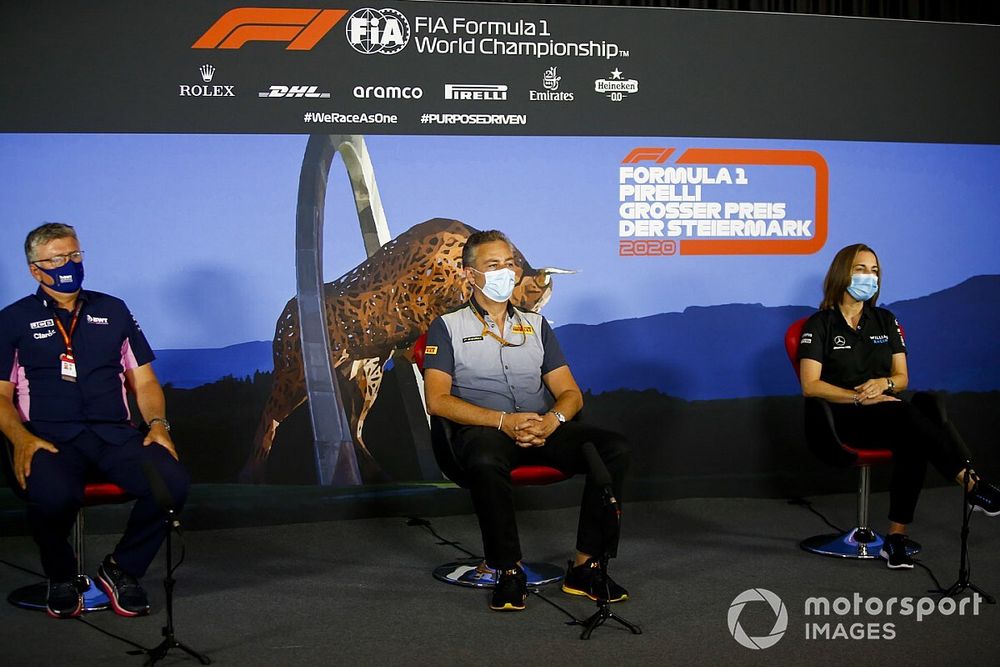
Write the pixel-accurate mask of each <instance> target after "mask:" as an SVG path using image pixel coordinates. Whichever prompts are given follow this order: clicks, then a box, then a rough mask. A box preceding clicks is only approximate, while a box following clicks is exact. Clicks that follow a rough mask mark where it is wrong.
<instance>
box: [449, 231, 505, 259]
mask: <svg viewBox="0 0 1000 667" xmlns="http://www.w3.org/2000/svg"><path fill="white" fill-rule="evenodd" d="M493 241H503V242H504V243H506V244H507V245H508V246H510V247H511V249H513V248H514V244H513V243H511V242H510V239H509V238H507V235H506V234H504V233H503V232H501V231H498V230H496V229H488V230H486V231H485V232H474V233H472V234H470V235H469V238H468V240H467V241H466V242H465V246H464V247H463V248H462V266H463V267H470V268H471V267H472V264H473V263H474V262H475V261H476V248H478V247H479V246H481V245H483V244H484V243H492V242H493Z"/></svg>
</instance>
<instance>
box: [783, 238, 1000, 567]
mask: <svg viewBox="0 0 1000 667" xmlns="http://www.w3.org/2000/svg"><path fill="white" fill-rule="evenodd" d="M881 273H882V272H881V269H880V267H879V263H878V257H877V256H876V255H875V251H874V250H872V249H871V248H869V247H868V246H866V245H864V244H861V243H858V244H855V245H850V246H847V247H846V248H843V249H841V250H840V252H838V253H837V255H836V257H834V258H833V262H832V263H831V264H830V269H829V270H828V271H827V274H826V279H825V280H824V281H823V302H822V303H821V304H820V310H819V311H818V312H817V313H815V314H814V315H813V316H812V317H810V318H809V320H808V321H807V322H806V324H805V326H804V327H803V329H802V339H801V342H800V345H799V377H800V379H801V382H802V393H803V395H805V396H815V397H818V398H822V399H824V400H826V401H828V402H829V403H830V408H831V411H832V413H833V420H834V425H835V427H836V429H837V433H838V435H839V436H840V437H841V438H842V439H843V440H844V441H845V442H848V443H850V444H851V446H852V447H858V448H877V449H882V448H889V449H891V450H892V453H893V470H892V482H891V486H890V491H889V534H888V536H887V537H886V540H885V544H884V545H883V547H882V552H881V556H882V557H883V558H885V559H886V561H888V565H889V567H890V568H893V569H896V568H907V569H909V568H912V567H913V561H912V560H911V559H910V557H909V555H907V553H906V549H905V537H906V527H907V525H908V524H909V523H910V522H911V521H913V510H914V508H915V507H916V504H917V498H918V497H919V495H920V489H921V487H922V486H923V480H924V473H925V471H926V467H927V463H928V462H929V463H930V464H931V465H932V466H934V468H935V469H937V471H938V472H940V473H941V474H942V475H944V476H945V477H946V478H947V479H954V480H955V481H956V482H958V483H959V484H960V485H961V484H962V480H963V479H964V478H965V461H966V460H968V459H969V455H968V452H966V451H965V449H964V447H963V446H962V444H961V443H960V442H959V441H958V440H957V439H956V438H955V437H952V436H950V435H949V432H948V429H947V428H945V427H944V425H943V424H940V423H936V422H935V420H932V419H929V418H928V417H926V416H925V415H923V414H922V413H921V412H920V411H919V410H917V409H916V408H915V407H914V406H913V405H911V404H910V403H908V402H906V401H901V400H900V399H899V398H897V397H896V394H898V393H899V392H901V391H903V390H904V389H906V387H907V384H908V380H909V376H908V374H907V370H906V342H905V341H904V339H903V331H902V329H901V327H900V326H899V323H898V322H897V321H896V318H895V317H894V316H893V314H892V313H891V312H889V311H888V310H886V309H885V308H879V307H877V306H876V305H875V304H876V303H877V301H878V295H879V291H880V287H881V285H880V283H881V277H882V275H881ZM969 485H970V490H971V496H970V498H971V500H972V503H973V506H974V507H975V509H976V510H979V511H982V512H985V513H986V514H988V515H989V516H997V515H998V514H1000V489H998V488H997V487H996V486H995V485H993V484H988V483H986V482H985V481H983V480H981V479H979V477H978V476H977V475H976V474H975V472H974V471H971V470H970V473H969Z"/></svg>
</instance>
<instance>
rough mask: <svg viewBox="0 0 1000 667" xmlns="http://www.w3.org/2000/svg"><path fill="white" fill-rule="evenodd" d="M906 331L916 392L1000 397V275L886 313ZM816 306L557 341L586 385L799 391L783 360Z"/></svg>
mask: <svg viewBox="0 0 1000 667" xmlns="http://www.w3.org/2000/svg"><path fill="white" fill-rule="evenodd" d="M885 307H886V308H888V309H889V310H891V311H892V312H893V313H894V314H895V315H896V317H897V319H898V320H899V321H900V323H901V324H902V325H903V328H904V330H905V332H906V340H907V345H908V348H909V356H908V366H909V372H910V387H911V388H912V389H942V390H948V391H960V390H968V391H989V390H995V389H1000V347H998V346H997V344H996V342H995V339H996V336H997V334H998V333H1000V276H997V275H990V276H976V277H973V278H970V279H968V280H966V281H965V282H963V283H961V284H959V285H956V286H955V287H951V288H948V289H946V290H943V291H940V292H936V293H934V294H931V295H928V296H925V297H920V298H917V299H910V300H907V301H899V302H897V303H891V304H887V305H886V306H885ZM814 311H815V307H808V306H781V307H776V308H767V307H764V306H762V305H760V304H729V305H719V306H692V307H689V308H686V309H685V310H684V312H682V313H664V314H660V315H651V316H649V317H641V318H637V319H629V320H617V321H612V322H605V323H603V324H597V325H585V324H568V325H565V326H562V327H558V328H556V335H557V336H558V337H559V342H560V343H561V345H562V348H563V351H564V352H565V354H566V357H567V359H568V360H569V363H570V367H571V368H572V369H573V375H574V376H575V377H576V380H577V382H578V383H579V384H580V387H581V388H583V389H584V390H590V391H591V392H594V393H599V392H604V391H610V390H614V389H622V388H628V389H656V390H659V391H661V392H663V393H665V394H669V395H671V396H677V397H679V398H685V399H688V400H702V399H717V398H740V397H746V396H779V395H786V394H795V393H798V391H799V387H798V382H797V380H796V378H795V374H794V372H793V370H792V367H791V365H790V364H789V362H788V357H787V356H786V355H785V348H784V335H785V330H786V329H787V328H788V325H789V324H791V323H792V322H794V321H795V320H797V319H799V318H800V317H804V316H806V315H809V314H811V313H812V312H814Z"/></svg>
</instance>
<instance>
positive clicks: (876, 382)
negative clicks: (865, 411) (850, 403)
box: [854, 378, 899, 405]
mask: <svg viewBox="0 0 1000 667" xmlns="http://www.w3.org/2000/svg"><path fill="white" fill-rule="evenodd" d="M887 389H889V380H888V379H887V378H872V379H871V380H868V381H867V382H865V383H864V384H859V385H858V386H857V387H855V388H854V402H855V403H857V404H858V405H874V404H875V403H884V402H886V401H898V400H899V399H898V398H896V397H895V396H891V395H889V394H886V393H885V392H886V390H887Z"/></svg>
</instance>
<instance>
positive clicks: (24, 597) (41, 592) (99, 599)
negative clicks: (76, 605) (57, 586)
mask: <svg viewBox="0 0 1000 667" xmlns="http://www.w3.org/2000/svg"><path fill="white" fill-rule="evenodd" d="M82 577H83V579H84V580H85V584H86V586H87V588H86V589H85V590H84V592H83V611H85V612H90V611H104V610H105V609H108V608H109V607H110V606H111V604H110V602H109V601H108V596H107V595H105V594H104V591H102V590H101V589H100V588H98V587H97V585H95V584H94V582H93V581H91V579H90V577H88V576H86V575H82ZM48 595H49V585H48V583H47V582H44V581H43V582H40V583H37V584H31V585H29V586H22V587H21V588H18V589H17V590H14V591H12V592H11V593H10V595H8V596H7V602H9V603H11V604H12V605H14V606H15V607H20V608H21V609H31V610H34V611H45V603H46V600H47V599H48Z"/></svg>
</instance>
